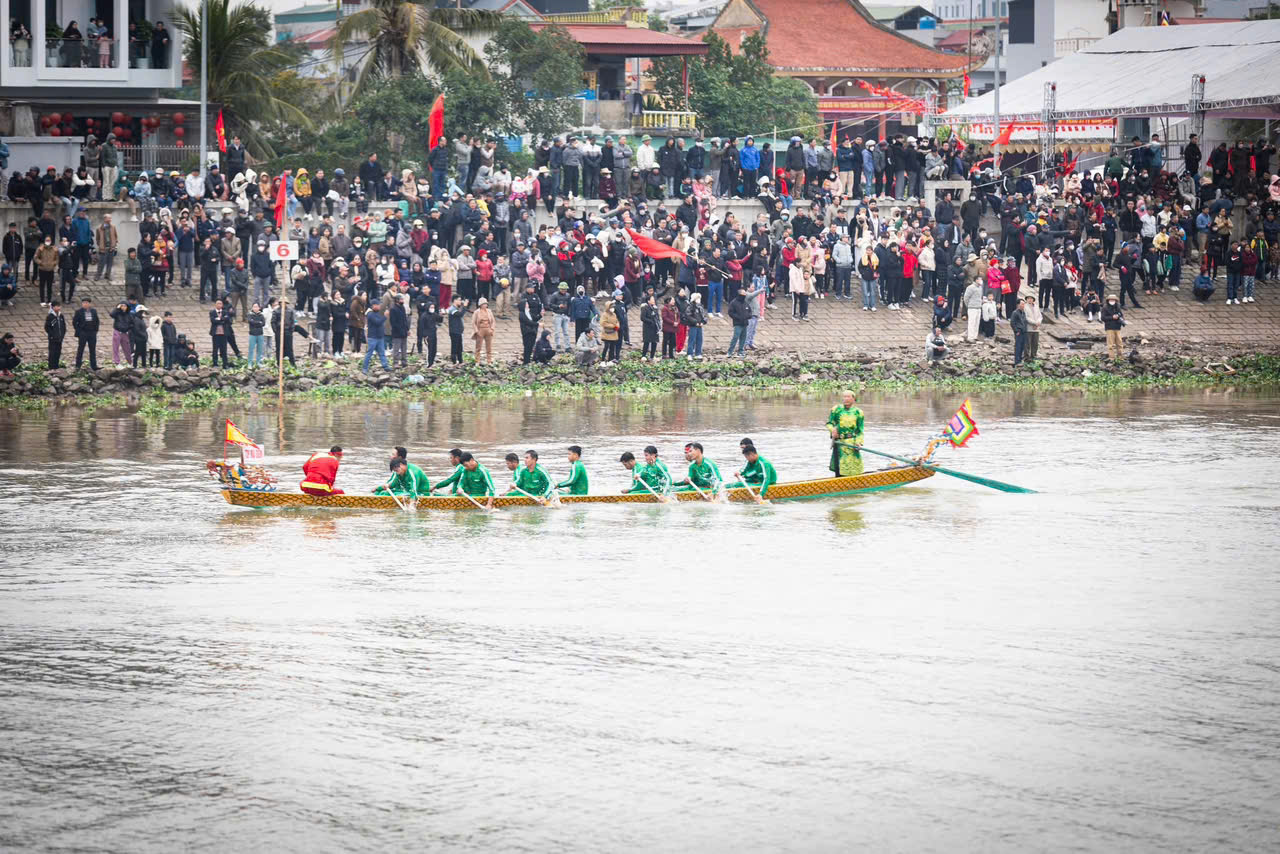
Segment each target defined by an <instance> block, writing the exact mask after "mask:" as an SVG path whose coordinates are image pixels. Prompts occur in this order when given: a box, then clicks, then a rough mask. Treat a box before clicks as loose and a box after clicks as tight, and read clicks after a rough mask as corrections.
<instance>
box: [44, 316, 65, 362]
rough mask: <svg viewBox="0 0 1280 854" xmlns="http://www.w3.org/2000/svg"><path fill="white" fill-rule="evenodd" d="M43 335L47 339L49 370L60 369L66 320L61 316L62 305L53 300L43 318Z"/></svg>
mask: <svg viewBox="0 0 1280 854" xmlns="http://www.w3.org/2000/svg"><path fill="white" fill-rule="evenodd" d="M44 334H45V335H47V336H48V337H49V370H51V371H52V370H55V369H57V368H61V367H62V339H63V338H66V337H67V319H66V317H64V316H63V314H62V303H60V302H58V301H57V300H54V301H53V302H52V303H50V304H49V313H48V314H47V315H45V318H44Z"/></svg>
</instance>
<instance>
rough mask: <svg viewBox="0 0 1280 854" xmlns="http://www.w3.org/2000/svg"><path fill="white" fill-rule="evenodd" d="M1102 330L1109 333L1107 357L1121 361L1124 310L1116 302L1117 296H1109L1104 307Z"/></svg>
mask: <svg viewBox="0 0 1280 854" xmlns="http://www.w3.org/2000/svg"><path fill="white" fill-rule="evenodd" d="M1102 328H1103V329H1104V330H1106V333H1107V357H1108V358H1111V359H1114V360H1119V359H1120V356H1121V353H1122V352H1123V349H1124V340H1123V338H1122V337H1121V335H1120V330H1121V329H1123V328H1124V309H1123V308H1121V306H1120V305H1119V303H1118V302H1117V301H1116V295H1115V294H1107V300H1106V302H1105V303H1104V304H1103V306H1102Z"/></svg>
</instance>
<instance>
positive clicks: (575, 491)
mask: <svg viewBox="0 0 1280 854" xmlns="http://www.w3.org/2000/svg"><path fill="white" fill-rule="evenodd" d="M566 488H567V489H568V490H569V494H570V495H586V494H587V467H586V466H584V465H583V464H582V460H574V461H573V470H572V471H570V472H569V478H568V480H565V481H563V482H561V483H557V484H556V489H566ZM531 491H532V490H531Z"/></svg>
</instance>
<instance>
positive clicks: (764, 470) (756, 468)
mask: <svg viewBox="0 0 1280 854" xmlns="http://www.w3.org/2000/svg"><path fill="white" fill-rule="evenodd" d="M742 480H743V481H745V482H746V483H749V484H751V486H753V487H754V488H755V491H756V492H758V493H759V494H760V497H761V498H763V497H764V496H765V495H766V494H767V493H768V492H769V487H771V486H773V485H774V484H775V483H777V482H778V472H777V471H775V470H774V468H773V463H771V462H769V461H768V460H766V459H765V458H764V457H761V456H757V457H756V461H755V462H754V463H747V465H746V467H745V468H743V470H742ZM741 485H742V484H741V483H737V484H731V485H730V486H731V487H733V486H741Z"/></svg>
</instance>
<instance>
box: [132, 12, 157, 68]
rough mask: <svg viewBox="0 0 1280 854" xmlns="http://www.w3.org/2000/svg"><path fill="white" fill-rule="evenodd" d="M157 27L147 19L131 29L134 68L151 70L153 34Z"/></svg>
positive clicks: (138, 22)
mask: <svg viewBox="0 0 1280 854" xmlns="http://www.w3.org/2000/svg"><path fill="white" fill-rule="evenodd" d="M154 31H155V27H153V26H152V25H151V22H150V21H148V20H147V19H146V18H143V19H142V20H141V21H137V22H136V26H130V27H129V55H130V56H131V57H133V63H132V67H133V68H150V67H151V54H150V53H149V52H148V51H149V50H150V49H151V34H152V33H153V32H154Z"/></svg>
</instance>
